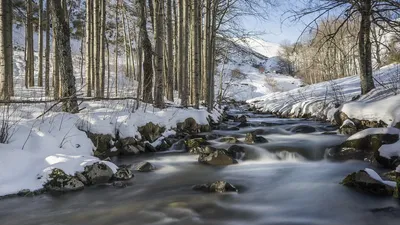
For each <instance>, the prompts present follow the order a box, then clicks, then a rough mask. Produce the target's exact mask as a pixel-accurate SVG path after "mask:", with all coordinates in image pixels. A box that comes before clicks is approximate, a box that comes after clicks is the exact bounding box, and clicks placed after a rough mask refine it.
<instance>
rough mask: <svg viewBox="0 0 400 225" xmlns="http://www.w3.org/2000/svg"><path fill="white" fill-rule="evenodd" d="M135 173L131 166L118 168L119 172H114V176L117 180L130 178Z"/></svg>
mask: <svg viewBox="0 0 400 225" xmlns="http://www.w3.org/2000/svg"><path fill="white" fill-rule="evenodd" d="M132 177H133V174H132V171H131V170H130V169H129V168H124V167H122V168H118V170H117V172H116V173H115V174H114V176H113V178H114V179H115V180H130V179H132Z"/></svg>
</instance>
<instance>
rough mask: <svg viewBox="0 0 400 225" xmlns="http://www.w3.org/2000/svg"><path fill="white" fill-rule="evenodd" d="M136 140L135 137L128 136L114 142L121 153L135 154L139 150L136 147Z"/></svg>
mask: <svg viewBox="0 0 400 225" xmlns="http://www.w3.org/2000/svg"><path fill="white" fill-rule="evenodd" d="M137 146H138V141H137V140H136V138H133V137H128V138H121V139H119V140H118V141H117V142H116V143H115V147H117V148H118V149H119V150H120V152H121V154H122V155H137V154H139V153H140V152H141V151H140V149H139V148H138V147H137Z"/></svg>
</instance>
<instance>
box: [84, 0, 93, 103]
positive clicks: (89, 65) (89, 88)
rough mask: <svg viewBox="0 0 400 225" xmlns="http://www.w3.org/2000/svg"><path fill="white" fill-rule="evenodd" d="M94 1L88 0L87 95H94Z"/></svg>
mask: <svg viewBox="0 0 400 225" xmlns="http://www.w3.org/2000/svg"><path fill="white" fill-rule="evenodd" d="M92 13H93V2H92V0H86V59H85V64H86V96H88V97H91V96H92V79H91V78H92V59H91V58H92V44H93V42H92V39H91V33H92V32H91V31H92V30H91V29H90V28H91V24H92V22H93V21H92V16H91V15H92Z"/></svg>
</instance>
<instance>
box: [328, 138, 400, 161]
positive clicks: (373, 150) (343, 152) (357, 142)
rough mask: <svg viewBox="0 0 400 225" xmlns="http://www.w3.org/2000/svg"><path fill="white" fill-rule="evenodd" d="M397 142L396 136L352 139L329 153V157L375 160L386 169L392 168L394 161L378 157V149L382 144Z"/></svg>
mask: <svg viewBox="0 0 400 225" xmlns="http://www.w3.org/2000/svg"><path fill="white" fill-rule="evenodd" d="M398 140H399V135H398V134H371V135H366V136H364V137H362V138H358V139H354V138H352V139H348V140H347V141H345V142H344V143H342V144H341V145H340V146H339V147H338V148H337V149H336V150H335V151H333V152H331V153H330V154H329V157H330V158H332V159H338V160H348V159H357V160H364V159H366V158H367V159H376V161H378V162H379V163H380V164H381V165H384V166H385V167H387V168H392V167H393V166H394V165H396V161H395V159H393V160H391V159H385V158H383V157H380V156H379V151H378V149H379V148H380V147H381V146H382V145H384V144H393V143H395V142H397V141H398ZM399 163H400V162H399ZM389 165H392V166H389Z"/></svg>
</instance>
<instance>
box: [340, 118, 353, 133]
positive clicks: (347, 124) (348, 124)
mask: <svg viewBox="0 0 400 225" xmlns="http://www.w3.org/2000/svg"><path fill="white" fill-rule="evenodd" d="M339 133H340V134H344V135H353V134H355V133H357V126H356V125H355V123H354V122H353V121H351V120H349V119H347V120H345V121H344V122H343V125H342V126H341V127H340V128H339Z"/></svg>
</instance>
